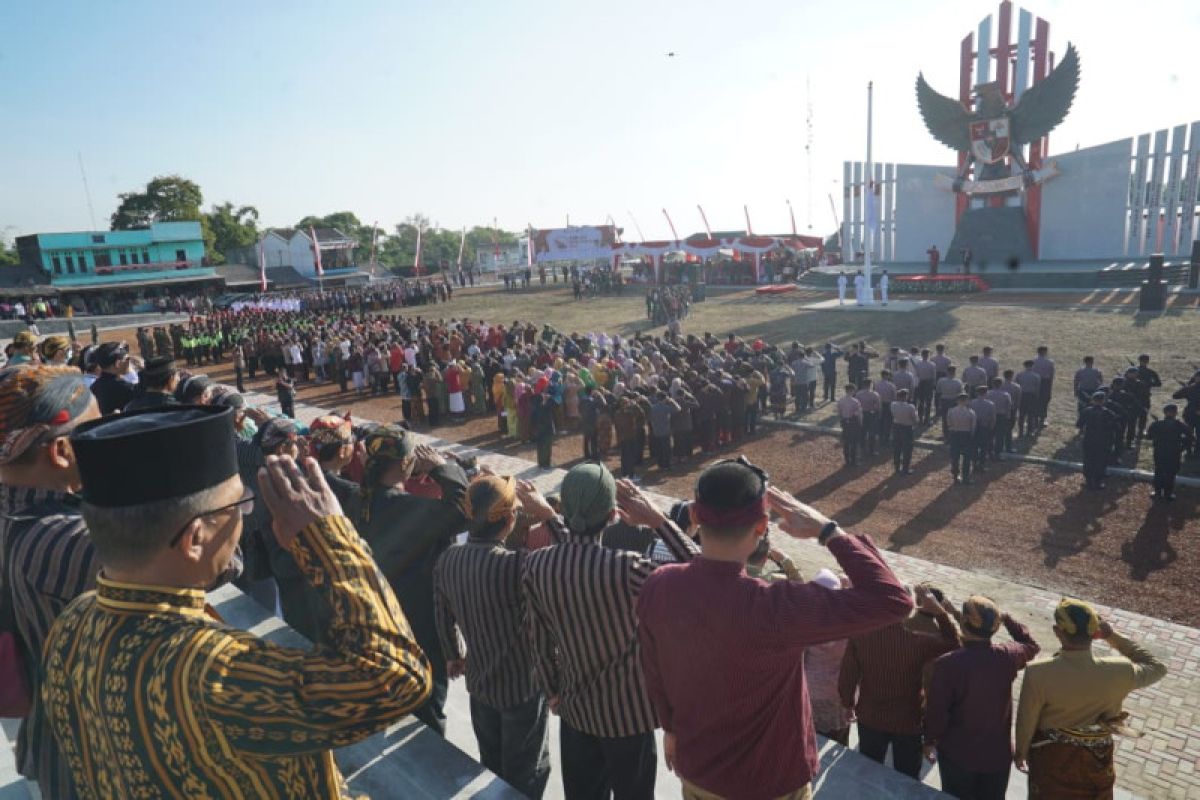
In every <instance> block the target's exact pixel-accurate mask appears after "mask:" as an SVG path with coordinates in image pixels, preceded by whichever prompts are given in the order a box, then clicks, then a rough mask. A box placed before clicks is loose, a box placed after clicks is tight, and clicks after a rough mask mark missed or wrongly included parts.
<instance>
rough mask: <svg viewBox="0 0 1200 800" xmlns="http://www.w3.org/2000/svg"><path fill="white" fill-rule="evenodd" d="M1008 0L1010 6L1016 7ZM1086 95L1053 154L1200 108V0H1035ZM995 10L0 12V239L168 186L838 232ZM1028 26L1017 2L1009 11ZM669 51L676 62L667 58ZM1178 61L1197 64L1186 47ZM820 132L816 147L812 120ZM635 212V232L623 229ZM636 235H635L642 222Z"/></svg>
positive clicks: (694, 7) (424, 209)
mask: <svg viewBox="0 0 1200 800" xmlns="http://www.w3.org/2000/svg"><path fill="white" fill-rule="evenodd" d="M1017 5H1018V6H1019V5H1020V4H1019V3H1018V4H1017ZM1024 7H1025V8H1027V9H1029V10H1030V11H1032V12H1033V13H1034V14H1035V15H1037V16H1041V17H1043V18H1044V19H1046V20H1047V21H1048V22H1049V23H1050V26H1051V47H1052V49H1053V50H1055V51H1056V52H1057V53H1059V54H1061V53H1062V52H1064V51H1065V49H1066V43H1067V42H1068V41H1071V42H1074V43H1075V45H1076V47H1077V48H1078V49H1079V53H1080V61H1081V65H1082V68H1081V80H1080V89H1079V92H1078V94H1077V96H1076V99H1075V104H1074V106H1073V108H1072V110H1071V113H1070V114H1069V116H1068V117H1067V119H1066V121H1065V122H1064V123H1063V124H1062V125H1061V126H1060V127H1059V128H1058V129H1057V130H1055V131H1054V133H1053V134H1051V140H1050V141H1051V148H1050V149H1051V151H1052V153H1053V152H1060V151H1066V150H1074V149H1075V148H1076V147H1077V146H1082V147H1087V146H1091V145H1096V144H1102V143H1104V142H1109V141H1113V140H1115V139H1120V138H1125V137H1128V136H1135V135H1137V134H1140V133H1144V132H1148V131H1152V130H1156V129H1159V128H1163V127H1168V126H1173V125H1178V124H1181V123H1185V122H1191V121H1193V120H1197V119H1200V69H1197V68H1196V67H1195V61H1194V59H1195V52H1196V49H1197V42H1198V41H1200V3H1198V2H1195V0H1143V2H1137V3H1132V2H1116V1H1115V0H1028V2H1027V4H1026V5H1025V6H1024ZM996 9H997V3H996V2H994V1H993V0H906V1H905V2H895V0H841V1H840V2H824V1H822V2H814V1H813V0H761V1H760V0H741V1H740V2H736V3H734V2H714V1H712V0H687V1H686V2H685V1H684V0H677V1H676V2H657V1H656V0H609V2H605V3H581V2H564V0H556V1H554V2H541V1H540V0H539V1H537V2H535V1H533V0H529V1H526V0H505V1H504V2H498V1H497V0H490V2H483V1H480V2H467V1H466V0H440V2H407V1H404V2H400V1H394V2H386V1H385V0H377V1H375V0H341V1H340V2H337V3H333V2H309V1H308V0H292V1H291V2H274V1H273V0H255V2H249V3H247V2H231V1H229V0H211V1H210V2H204V3H183V2H166V3H164V2H161V0H156V1H155V2H134V0H108V1H107V2H104V3H96V2H91V1H90V0H5V2H3V3H0V31H3V36H0V108H2V109H3V116H2V117H0V119H2V120H3V121H2V122H0V236H3V237H4V238H6V239H9V240H11V238H12V237H14V236H17V235H22V234H27V233H35V232H48V231H59V230H86V229H89V228H91V227H92V222H91V219H92V217H93V213H89V209H88V201H87V194H86V193H85V191H84V183H83V179H82V176H81V171H80V158H82V161H83V164H84V166H85V170H86V175H87V181H88V184H89V186H90V195H91V200H92V205H93V208H94V219H95V222H96V224H97V225H98V226H99V227H100V228H107V225H108V218H109V216H110V215H111V213H112V211H113V210H114V209H115V207H116V205H117V202H118V200H117V195H118V193H120V192H123V191H131V190H136V189H138V188H140V187H142V186H144V185H145V183H146V182H147V181H148V180H149V179H150V178H152V177H154V176H155V175H160V174H170V173H177V174H180V175H183V176H186V177H188V178H190V179H192V180H194V181H196V182H197V183H199V184H200V186H201V188H202V190H203V193H204V199H205V205H206V207H207V206H208V205H209V204H212V203H217V202H222V201H226V200H229V201H232V202H234V203H235V204H237V205H242V204H250V205H254V206H255V207H257V208H258V210H259V212H260V214H261V220H262V223H263V224H265V225H269V226H285V225H290V224H293V223H295V222H296V221H297V220H299V219H300V218H302V217H303V216H305V215H308V214H316V215H323V214H326V213H331V212H334V211H340V210H351V211H354V212H355V213H356V214H358V216H359V218H360V219H362V220H363V221H364V222H366V223H368V224H370V223H372V222H376V221H378V222H379V224H380V226H381V227H385V228H387V227H390V226H392V225H394V224H395V223H397V222H399V221H401V220H402V219H404V218H406V217H408V216H409V215H411V214H413V213H414V212H420V213H423V214H425V215H426V216H428V217H429V218H430V219H431V220H432V221H433V222H434V223H435V224H436V225H439V226H442V227H447V228H458V227H460V226H464V225H465V226H472V225H490V224H491V223H492V220H493V219H494V220H497V221H498V223H499V225H500V226H501V227H503V228H507V229H510V230H519V229H523V228H525V227H526V226H527V225H533V226H534V227H537V228H549V227H557V226H562V225H564V224H566V222H567V220H568V217H569V219H570V222H571V223H572V224H576V225H580V224H604V223H605V222H606V220H609V219H610V218H611V219H612V220H613V221H615V222H616V223H617V224H618V225H620V226H622V227H624V228H625V238H626V239H627V240H635V239H640V238H643V237H644V238H646V239H658V238H664V239H665V238H670V230H669V228H668V226H667V221H666V219H665V218H664V215H663V209H664V208H665V209H666V210H667V211H668V212H669V213H670V214H671V217H672V219H673V221H674V223H675V226H676V229H677V230H678V232H679V234H680V236H686V235H688V234H689V233H692V232H695V231H698V230H701V229H702V225H701V221H700V217H699V214H698V212H697V210H696V206H697V204H700V205H702V206H703V207H704V210H705V212H706V213H707V216H708V220H709V222H710V223H711V224H712V227H713V229H715V230H721V229H725V230H728V229H741V228H743V227H744V217H743V205H747V206H748V207H749V211H750V215H751V219H752V222H753V226H754V230H755V231H756V232H757V233H783V232H786V231H788V230H789V229H790V222H789V218H788V207H787V202H788V201H789V200H790V201H791V204H792V207H793V208H794V210H795V216H796V221H797V225H798V227H799V229H800V232H801V233H804V232H809V231H811V232H812V233H816V234H828V233H830V232H832V231H833V230H834V228H835V223H834V216H833V214H834V212H833V211H832V210H831V208H830V202H829V196H830V195H831V194H832V196H833V197H834V198H836V199H837V211H836V213H837V214H839V215H840V214H841V185H840V180H841V174H842V162H843V161H845V160H862V159H864V158H865V155H866V106H867V93H866V87H867V83H868V81H873V82H874V85H875V92H874V98H875V103H874V120H875V123H874V156H875V160H876V161H898V162H904V163H917V164H951V163H952V162H953V154H952V153H951V151H949V150H947V149H946V148H945V147H943V146H942V145H940V144H938V143H937V142H936V141H934V140H933V139H932V137H930V135H929V134H928V132H927V131H926V130H925V127H924V125H923V123H922V121H921V118H920V115H919V113H918V111H917V107H916V100H915V92H914V82H915V79H916V75H917V73H918V72H919V71H924V73H925V76H926V78H927V80H929V81H930V83H931V84H932V85H933V87H934V88H935V89H938V90H939V91H941V92H942V93H943V94H947V95H953V94H955V93H956V91H957V85H958V47H959V42H960V41H961V40H962V38H963V36H965V35H966V34H967V33H968V32H969V31H971V30H974V29H975V27H976V25H977V24H978V22H979V21H980V19H982V18H983V17H984V16H986V15H988V14H991V13H995V12H996ZM1014 16H1015V12H1014ZM668 52H674V53H675V54H676V55H675V56H674V57H668V55H667V53H668ZM1189 62H1190V63H1189ZM810 108H811V122H812V134H811V136H812V148H811V151H810V153H808V154H806V151H805V145H806V143H807V140H808V132H807V122H808V120H809V119H810V114H809V109H810ZM635 221H636V222H635ZM639 228H640V231H641V233H640V234H639V232H638V229H639Z"/></svg>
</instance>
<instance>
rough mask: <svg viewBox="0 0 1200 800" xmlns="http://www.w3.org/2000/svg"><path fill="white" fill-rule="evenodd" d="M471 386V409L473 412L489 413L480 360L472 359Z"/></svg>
mask: <svg viewBox="0 0 1200 800" xmlns="http://www.w3.org/2000/svg"><path fill="white" fill-rule="evenodd" d="M470 372H471V375H470V386H471V410H472V412H473V413H475V414H478V415H479V416H483V415H484V414H486V413H487V406H488V404H487V391H486V389H485V388H484V375H483V367H482V366H481V365H480V363H479V362H478V361H472V362H471V365H470Z"/></svg>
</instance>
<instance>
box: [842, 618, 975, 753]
mask: <svg viewBox="0 0 1200 800" xmlns="http://www.w3.org/2000/svg"><path fill="white" fill-rule="evenodd" d="M937 625H938V630H939V631H940V633H941V636H931V635H929V634H927V633H918V632H916V631H913V630H910V629H909V628H908V627H907V626H906V625H905V624H904V622H895V623H892V624H891V625H888V626H887V627H885V628H880V629H879V630H876V631H872V632H871V633H867V634H863V635H861V636H855V637H853V638H851V639H850V642H849V644H847V645H846V655H845V656H843V657H842V670H841V673H840V674H839V675H838V694H840V695H841V698H842V705H844V706H845V707H846V708H852V709H854V713H855V715H856V716H857V718H858V722H859V724H860V725H864V726H866V727H868V728H871V729H873V730H877V731H884V732H886V733H899V734H916V733H920V732H921V723H922V717H923V711H922V708H923V705H924V698H925V692H924V687H923V677H924V670H925V665H926V664H927V663H929V662H931V661H933V660H934V659H935V658H937V657H938V656H940V655H942V654H943V653H948V652H950V651H951V650H955V649H957V648H958V646H959V638H958V630H957V629H956V628H955V627H954V623H953V622H952V621H951V620H950V618H949V617H948V616H944V615H943V616H940V617H937Z"/></svg>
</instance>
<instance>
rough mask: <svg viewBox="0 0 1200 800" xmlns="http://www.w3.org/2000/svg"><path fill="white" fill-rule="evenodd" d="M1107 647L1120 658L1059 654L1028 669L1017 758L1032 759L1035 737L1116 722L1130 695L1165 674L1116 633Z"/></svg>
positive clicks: (1019, 713)
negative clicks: (1115, 719)
mask: <svg viewBox="0 0 1200 800" xmlns="http://www.w3.org/2000/svg"><path fill="white" fill-rule="evenodd" d="M1108 643H1109V644H1110V645H1112V646H1113V648H1115V649H1116V651H1117V652H1118V653H1120V654H1121V655H1119V656H1107V657H1098V656H1096V655H1095V654H1094V653H1093V652H1092V651H1091V650H1060V651H1059V652H1057V653H1055V654H1054V655H1053V656H1051V657H1050V658H1044V659H1039V660H1038V661H1035V662H1033V663H1032V664H1030V665H1029V666H1028V667H1026V668H1025V681H1024V683H1023V684H1022V685H1021V700H1020V703H1019V704H1018V706H1017V736H1016V739H1017V741H1016V755H1017V756H1018V757H1020V758H1028V757H1029V744H1030V742H1032V741H1033V736H1034V733H1035V732H1036V731H1039V730H1063V729H1078V728H1086V727H1087V726H1089V725H1094V724H1096V723H1097V722H1100V721H1101V720H1106V719H1112V718H1114V717H1116V716H1117V715H1119V714H1120V713H1121V704H1122V703H1123V702H1124V700H1125V696H1126V695H1127V694H1129V693H1130V692H1132V691H1133V690H1134V689H1144V688H1145V687H1147V686H1149V685H1150V684H1152V683H1155V682H1156V681H1159V680H1161V679H1162V677H1163V676H1164V675H1166V674H1167V666H1166V664H1163V663H1162V662H1161V661H1159V660H1158V659H1157V658H1155V657H1154V656H1153V655H1152V654H1151V653H1150V651H1148V650H1146V649H1145V648H1143V647H1141V646H1140V645H1138V644H1135V643H1134V642H1132V641H1130V640H1129V639H1126V638H1125V637H1124V636H1121V635H1120V634H1117V633H1114V634H1113V635H1112V636H1110V637H1109V638H1108Z"/></svg>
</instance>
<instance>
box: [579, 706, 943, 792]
mask: <svg viewBox="0 0 1200 800" xmlns="http://www.w3.org/2000/svg"><path fill="white" fill-rule="evenodd" d="M559 727H560V732H559V747H560V755H561V760H562V772H563V794H564V795H565V796H566V797H567V798H569V800H608V799H609V798H610V797H611V798H613V800H652V798H653V797H654V779H655V778H656V777H657V773H658V746H657V744H656V743H655V741H654V733H653V732H650V733H639V734H637V735H635V736H621V737H612V738H610V737H605V736H592V735H590V734H587V733H583V732H582V731H577V730H575V729H574V728H572V727H571V726H570V725H568V724H567V723H566V722H565V721H564V722H563V723H562V724H561V725H560V726H559ZM920 752H921V751H920V747H918V748H917V755H918V756H920Z"/></svg>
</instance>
